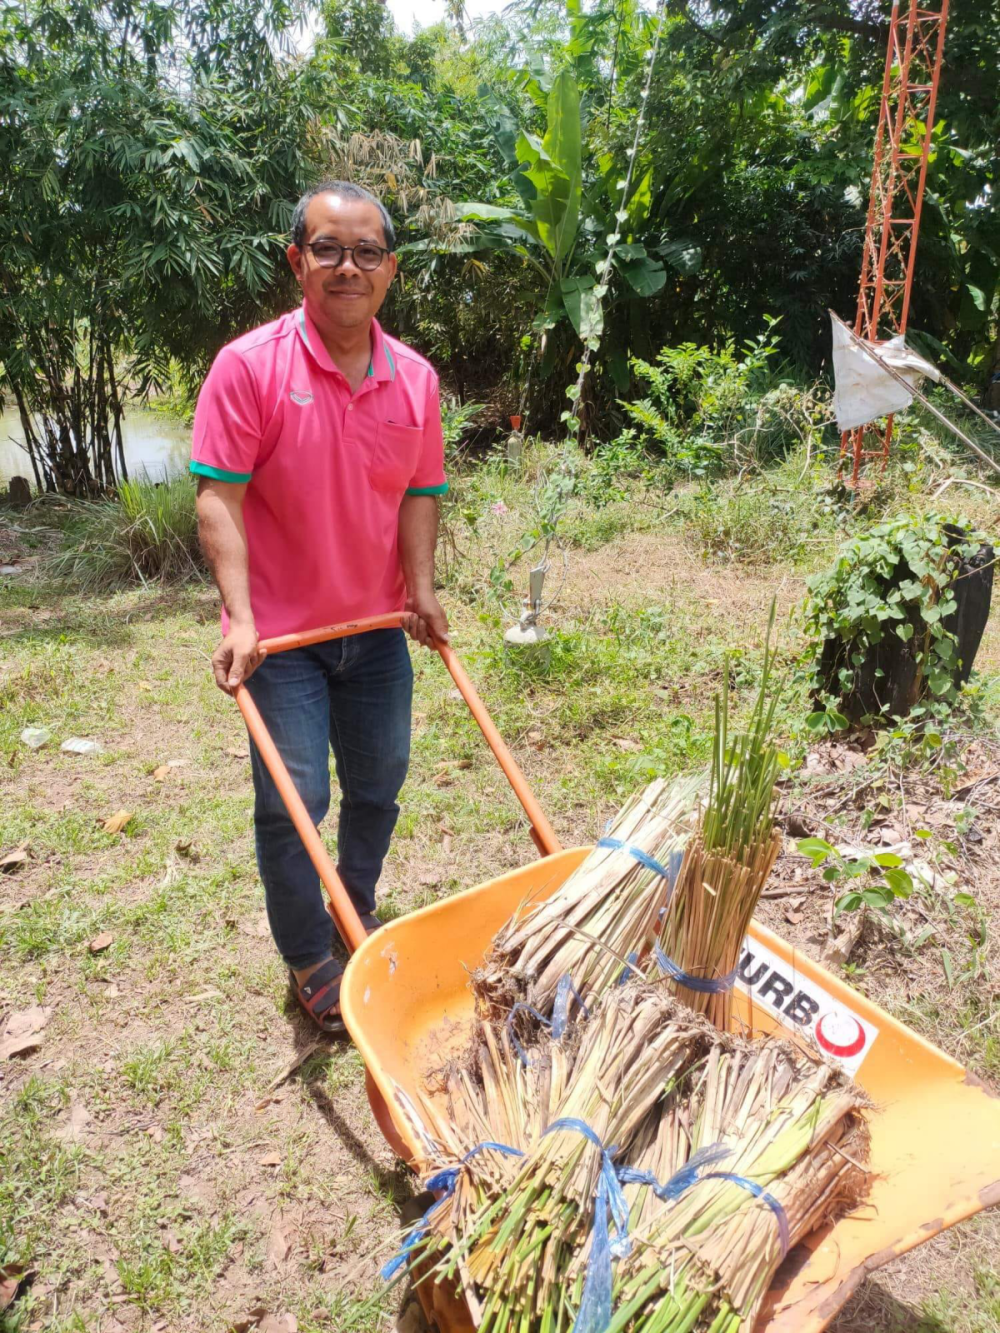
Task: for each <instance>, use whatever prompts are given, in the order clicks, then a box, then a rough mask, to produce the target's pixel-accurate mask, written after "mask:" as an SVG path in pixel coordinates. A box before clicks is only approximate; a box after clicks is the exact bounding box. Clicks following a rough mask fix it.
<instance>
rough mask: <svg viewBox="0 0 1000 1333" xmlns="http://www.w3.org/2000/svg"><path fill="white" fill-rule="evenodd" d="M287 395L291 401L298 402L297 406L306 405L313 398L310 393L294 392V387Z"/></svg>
mask: <svg viewBox="0 0 1000 1333" xmlns="http://www.w3.org/2000/svg"><path fill="white" fill-rule="evenodd" d="M288 396H289V398H291V400H292V402H293V403H298V405H299V407H308V406H309V404H310V403H311V402H312V400H313V396H312V394H311V393H296V391H295V390H294V389H292V391H291V392H290V393H289V395H288Z"/></svg>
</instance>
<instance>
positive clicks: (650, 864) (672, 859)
mask: <svg viewBox="0 0 1000 1333" xmlns="http://www.w3.org/2000/svg"><path fill="white" fill-rule="evenodd" d="M597 845H598V847H607V848H608V849H609V850H610V851H613V852H628V854H629V856H631V857H632V859H633V860H634V861H638V862H639V864H640V865H641V866H645V867H646V869H647V870H651V871H652V872H653V874H654V875H659V877H660V879H665V880H666V881H667V887H668V889H669V891H670V892H671V893H672V892H673V889H674V885H675V884H676V883H677V876H678V875H679V874H680V871H681V865H682V864H683V861H684V853H683V852H682V851H675V852H671V853H670V854H669V855H668V857H667V864H666V865H663V864H662V862H660V861H657V859H656V857H655V856H650V854H649V853H648V852H644V851H643V850H642V848H641V847H636V846H635V844H634V843H631V842H622V840H621V838H601V840H600V841H599V842H598V844H597Z"/></svg>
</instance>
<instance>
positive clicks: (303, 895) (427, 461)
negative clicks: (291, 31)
mask: <svg viewBox="0 0 1000 1333" xmlns="http://www.w3.org/2000/svg"><path fill="white" fill-rule="evenodd" d="M394 250H395V235H394V231H393V226H392V221H391V219H390V218H389V215H388V213H387V212H386V210H385V208H384V207H383V205H382V204H381V203H380V202H379V201H378V200H377V199H376V198H375V197H374V195H371V194H369V193H368V191H367V190H362V189H361V188H359V187H358V186H356V185H351V184H348V183H345V182H343V181H329V182H326V183H324V184H323V185H320V186H317V187H316V188H315V189H312V190H310V191H309V192H308V193H307V194H305V195H304V196H303V197H302V199H300V200H299V203H298V205H297V206H296V209H295V212H294V214H293V217H292V243H291V244H290V245H289V247H288V252H287V253H288V262H289V264H290V265H291V267H292V271H293V272H294V274H295V277H296V279H297V280H298V283H299V286H300V287H301V288H302V298H303V300H302V305H301V306H300V307H299V309H297V310H295V311H293V312H292V313H291V314H288V315H284V316H282V318H281V319H278V320H275V321H274V322H273V323H271V324H265V325H264V326H263V327H261V328H259V329H255V330H254V331H253V332H252V333H248V334H246V335H245V336H244V337H242V338H237V339H236V341H235V342H232V343H229V344H228V346H226V347H224V348H223V349H222V351H221V352H220V353H219V355H218V356H217V357H216V359H215V362H214V364H213V366H212V369H211V370H210V372H209V374H208V377H207V379H206V380H205V383H204V385H203V387H202V391H201V395H200V397H199V399H198V408H197V411H196V413H195V421H194V439H193V445H192V462H191V470H192V472H194V473H196V474H197V475H198V479H199V480H198V530H199V535H200V538H201V543H202V548H203V550H204V552H205V556H206V558H207V560H208V562H209V565H210V566H211V569H212V573H213V575H214V576H215V581H216V583H217V584H218V587H219V592H220V593H221V596H222V602H223V616H222V631H223V638H222V642H221V643H220V644H219V646H218V648H217V649H216V650H215V653H214V654H213V656H212V667H213V670H214V672H215V679H216V683H217V684H218V686H219V688H220V689H222V690H224V691H225V692H226V693H227V694H231V693H232V692H233V691H234V690H235V688H236V686H237V685H239V684H240V682H241V681H242V682H245V683H246V686H247V689H248V690H249V691H250V693H251V695H252V696H253V699H254V701H255V703H256V704H257V707H258V708H259V709H260V712H261V714H262V716H263V718H264V721H265V723H266V724H267V727H268V730H269V731H270V733H271V735H272V737H273V738H274V741H275V744H276V745H277V747H278V750H279V751H280V753H281V756H282V758H283V759H284V761H285V763H286V764H287V765H288V769H289V772H290V773H291V776H292V779H293V780H294V782H295V785H296V786H297V788H298V790H299V792H300V793H301V795H302V799H303V800H304V802H305V805H306V808H307V809H308V811H309V814H310V816H311V818H312V819H313V820H314V822H315V823H316V824H319V823H320V821H321V820H322V819H323V816H324V815H325V814H326V811H327V808H328V806H329V800H330V777H329V747H330V746H331V745H332V747H333V753H334V758H335V761H336V767H337V778H338V781H339V784H340V791H341V801H340V823H339V828H338V857H339V866H338V869H339V871H340V874H341V876H342V878H343V880H344V883H345V885H346V887H347V889H348V891H349V893H350V895H351V898H352V901H353V902H354V904H355V906H356V907H357V909H358V912H359V914H360V916H361V919H362V921H363V922H364V924H365V926H366V927H367V929H368V930H369V931H372V930H375V929H377V928H378V926H379V924H380V922H379V920H378V918H377V917H376V916H375V886H376V884H377V882H378V878H379V875H380V873H381V870H382V861H383V858H384V857H385V854H386V851H387V850H388V847H389V839H390V837H391V836H392V831H393V828H394V827H395V823H396V818H397V816H398V814H399V806H398V805H397V804H396V797H397V796H398V794H399V789H400V787H401V786H402V785H403V780H404V778H405V776H406V770H407V765H408V763H409V749H410V703H411V695H412V686H413V672H412V669H411V666H410V657H409V653H408V651H407V648H406V638H405V635H404V634H403V632H402V630H376V631H373V632H370V633H367V634H360V635H356V636H354V637H351V638H347V639H340V640H336V641H334V642H332V643H323V644H317V645H316V646H315V647H312V648H300V649H295V650H293V651H291V652H286V653H281V654H276V655H275V656H273V657H270V658H268V657H266V654H265V653H264V652H262V651H261V649H260V647H259V646H258V644H259V640H260V639H266V638H270V637H273V636H275V635H279V634H289V633H293V632H295V631H297V630H306V629H313V628H316V627H318V626H320V625H328V624H332V623H334V622H336V621H342V620H352V619H356V618H358V617H361V616H370V615H378V614H380V613H383V612H386V611H395V610H403V609H405V610H406V612H407V613H408V614H407V616H406V618H405V620H404V626H405V628H406V630H407V631H408V633H409V634H410V635H411V637H412V638H414V639H416V640H417V641H418V642H419V643H422V644H424V645H426V646H430V645H431V643H432V640H433V639H434V638H437V639H446V638H447V633H448V622H447V619H446V618H445V613H444V611H443V610H442V609H441V606H440V603H439V602H438V600H437V597H436V596H435V595H434V546H435V541H436V538H437V521H438V512H437V504H438V501H437V496H439V495H442V494H443V493H444V492H445V491H446V490H447V489H448V487H447V482H446V481H445V477H444V458H443V443H442V436H441V411H440V404H439V400H438V382H437V376H436V375H435V373H434V371H433V370H432V369H431V367H430V366H429V365H428V363H427V362H426V361H425V360H424V359H423V357H421V356H418V355H417V353H416V352H414V351H412V350H411V349H410V348H408V347H406V346H404V344H403V343H400V342H397V341H396V340H395V339H394V338H389V337H387V336H386V335H385V334H384V333H383V332H382V329H381V328H380V327H379V324H378V322H377V320H376V319H375V315H376V313H377V312H378V310H379V308H380V307H381V305H382V302H383V301H384V300H385V296H386V292H387V291H388V290H389V287H390V285H391V283H392V281H393V278H394V277H395V275H396V255H395V253H394ZM251 765H252V769H253V782H254V791H255V796H256V800H255V806H254V829H255V834H256V844H257V864H258V867H259V869H260V876H261V879H262V880H263V882H264V891H265V896H266V900H267V912H268V919H269V921H270V924H271V933H272V934H273V936H274V941H275V944H276V945H277V946H278V950H279V952H280V953H281V955H282V957H283V958H284V959H285V962H286V963H287V964H288V967H289V969H290V971H291V975H292V979H293V983H294V986H295V990H296V993H297V995H298V998H299V1002H300V1004H301V1005H302V1006H303V1008H304V1009H305V1010H306V1012H307V1013H308V1014H309V1015H310V1017H311V1018H312V1019H313V1020H314V1021H315V1022H316V1023H317V1024H318V1025H319V1026H320V1027H321V1028H323V1029H324V1030H326V1031H330V1032H339V1031H342V1030H343V1025H342V1021H341V1018H340V1005H339V996H340V976H341V973H342V970H343V969H342V967H341V965H340V964H339V963H338V962H337V961H336V960H335V959H334V958H333V957H332V956H331V927H330V918H329V916H328V915H327V912H326V909H325V906H324V900H323V894H322V890H321V888H320V884H319V878H318V876H317V874H316V871H315V870H314V869H313V866H312V863H311V861H310V860H309V857H308V855H307V853H306V851H305V848H304V847H303V845H302V841H301V839H300V838H299V836H298V834H297V833H296V832H295V829H294V827H293V825H292V822H291V820H290V819H289V817H288V814H287V812H286V811H285V808H284V806H283V804H282V802H281V798H280V797H279V795H278V793H277V791H276V789H275V787H274V784H273V783H272V781H271V778H270V775H269V774H268V772H267V769H266V768H265V767H264V765H263V763H262V762H261V758H260V755H259V754H258V753H257V751H256V749H255V747H254V746H253V745H252V743H251Z"/></svg>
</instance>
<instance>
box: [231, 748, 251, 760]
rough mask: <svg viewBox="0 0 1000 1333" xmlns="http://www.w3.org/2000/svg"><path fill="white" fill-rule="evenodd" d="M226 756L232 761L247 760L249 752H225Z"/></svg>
mask: <svg viewBox="0 0 1000 1333" xmlns="http://www.w3.org/2000/svg"><path fill="white" fill-rule="evenodd" d="M226 754H228V755H229V756H230V758H232V759H249V758H250V751H249V750H227V751H226Z"/></svg>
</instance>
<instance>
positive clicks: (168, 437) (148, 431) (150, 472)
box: [0, 409, 191, 486]
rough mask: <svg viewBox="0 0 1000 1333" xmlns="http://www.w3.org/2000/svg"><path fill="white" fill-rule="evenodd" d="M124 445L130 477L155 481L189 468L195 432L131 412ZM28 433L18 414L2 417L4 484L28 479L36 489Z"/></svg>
mask: <svg viewBox="0 0 1000 1333" xmlns="http://www.w3.org/2000/svg"><path fill="white" fill-rule="evenodd" d="M122 443H123V444H124V446H125V465H126V467H127V468H128V471H129V476H131V477H138V476H142V475H143V474H144V473H145V474H146V475H147V476H149V477H151V478H152V479H153V480H154V481H161V480H162V479H163V477H164V476H173V475H174V474H175V473H177V472H183V471H184V469H185V468H186V467H187V463H188V458H189V457H190V453H191V430H190V427H188V426H185V425H184V423H183V422H182V421H176V420H174V419H172V418H171V417H166V416H162V415H161V414H160V413H159V412H142V411H135V412H130V413H129V414H128V416H126V417H125V419H124V421H123V422H122ZM23 444H24V432H23V431H22V430H21V422H20V420H19V419H18V415H17V410H16V409H14V410H11V409H8V410H7V411H6V412H2V413H0V481H3V482H4V483H6V482H7V481H8V480H9V479H10V478H11V477H15V476H18V477H27V479H28V481H29V482H30V483H31V485H32V486H34V476H33V474H32V471H31V460H30V459H29V458H28V455H27V454H26V453H25V451H24V448H23V447H22V446H23Z"/></svg>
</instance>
